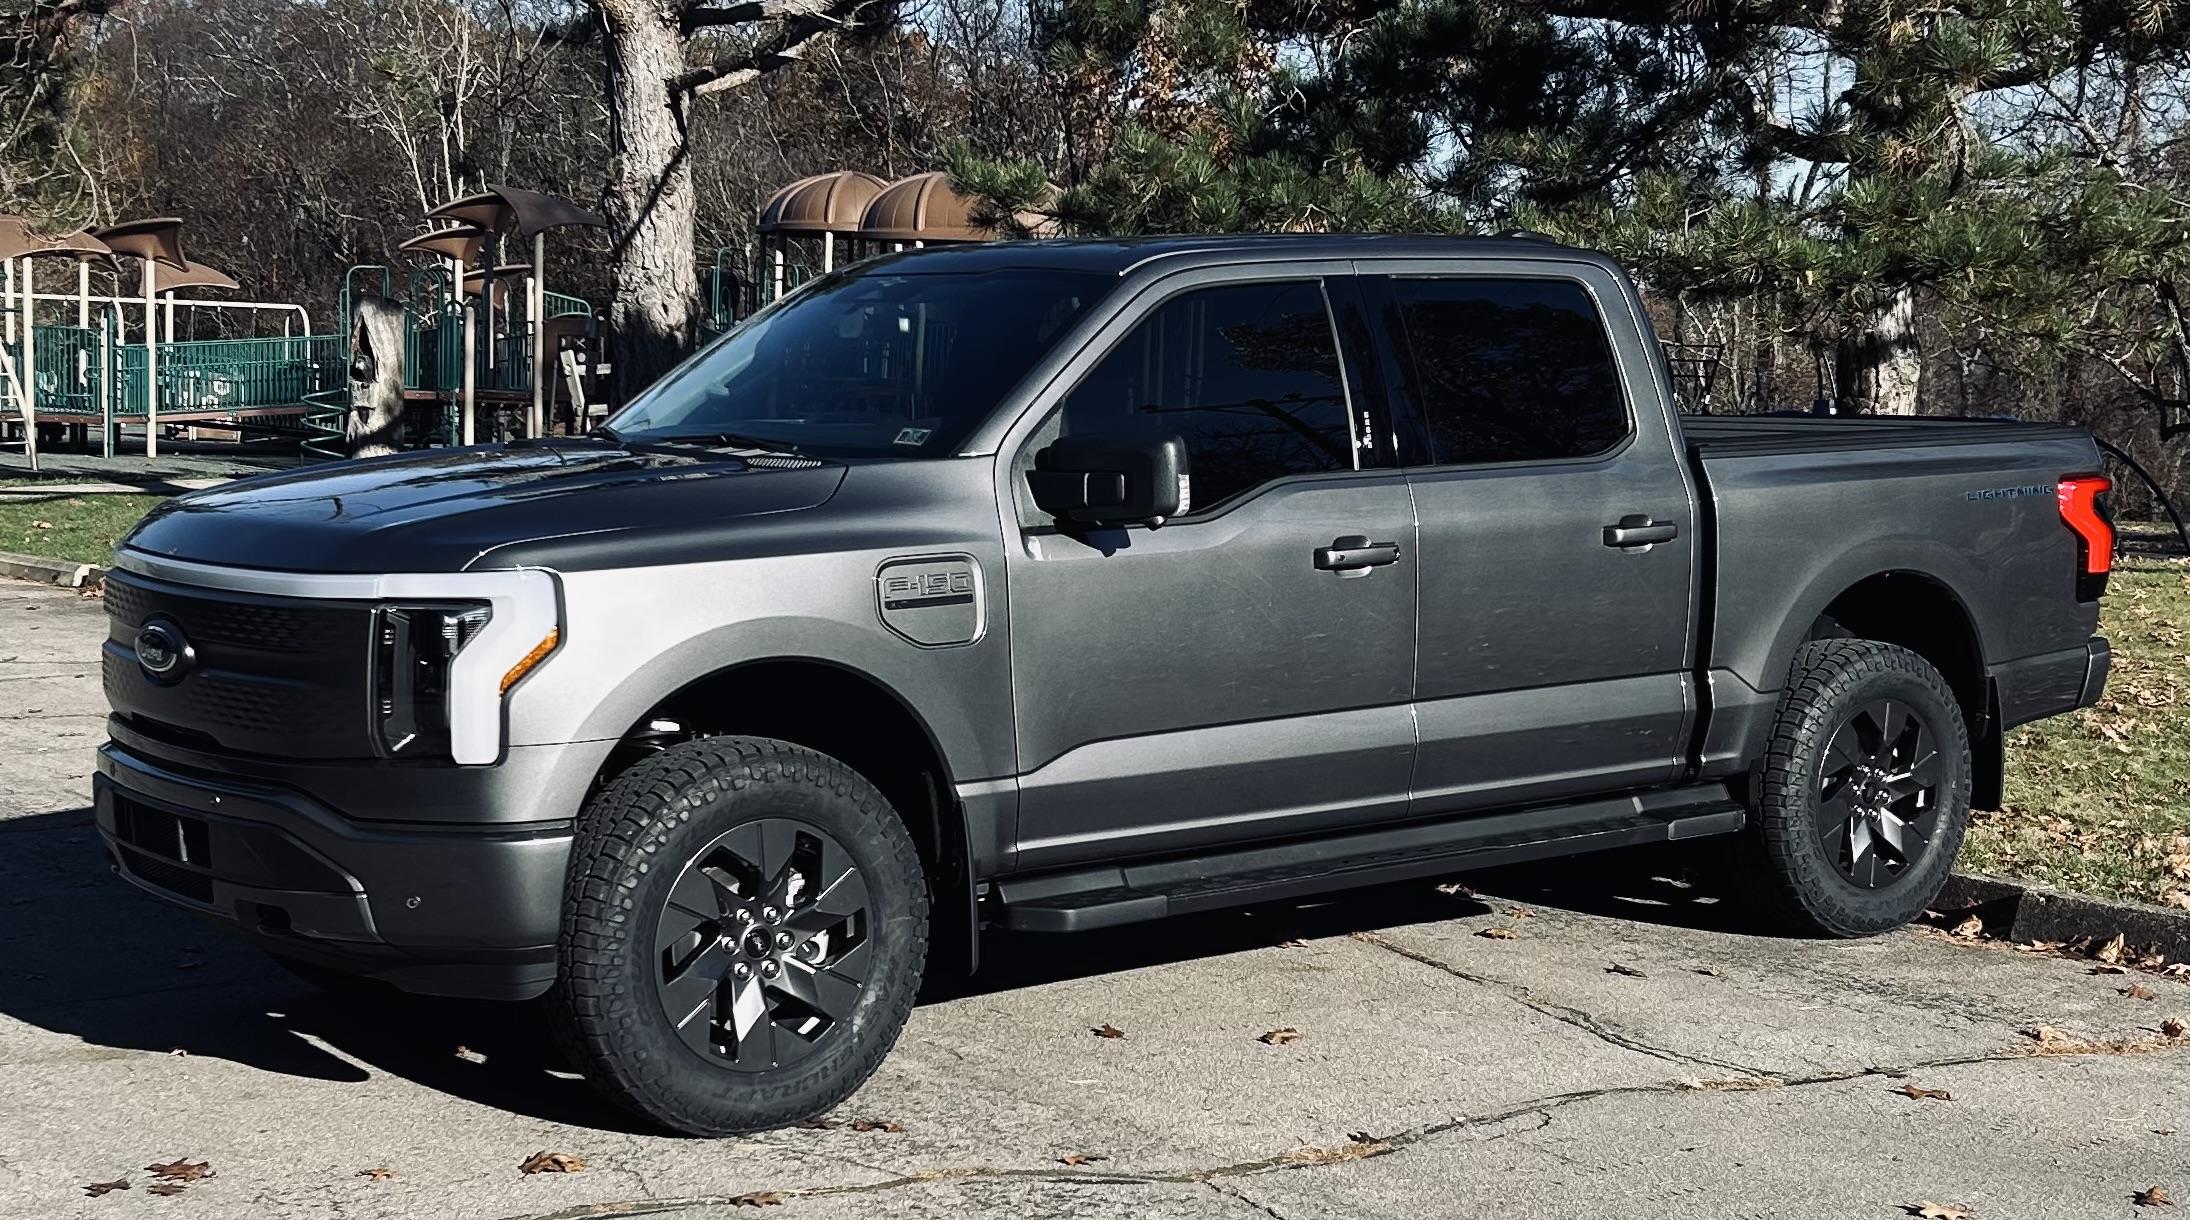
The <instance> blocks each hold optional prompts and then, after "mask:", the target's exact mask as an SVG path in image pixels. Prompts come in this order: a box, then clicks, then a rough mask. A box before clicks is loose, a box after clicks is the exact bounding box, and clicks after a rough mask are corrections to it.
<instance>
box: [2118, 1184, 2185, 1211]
mask: <svg viewBox="0 0 2190 1220" xmlns="http://www.w3.org/2000/svg"><path fill="white" fill-rule="evenodd" d="M2129 1201H2130V1202H2132V1203H2134V1204H2136V1205H2137V1206H2139V1207H2173V1206H2174V1205H2175V1201H2174V1200H2173V1199H2170V1198H2168V1197H2167V1192H2166V1191H2164V1190H2161V1189H2160V1188H2159V1187H2157V1186H2147V1187H2145V1188H2144V1189H2143V1190H2140V1191H2138V1192H2136V1193H2135V1194H2133V1195H2131V1196H2129Z"/></svg>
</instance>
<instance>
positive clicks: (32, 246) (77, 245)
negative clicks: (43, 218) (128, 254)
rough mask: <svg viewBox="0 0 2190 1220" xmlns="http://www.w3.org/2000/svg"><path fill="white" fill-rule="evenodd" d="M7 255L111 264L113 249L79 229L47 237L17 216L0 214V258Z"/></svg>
mask: <svg viewBox="0 0 2190 1220" xmlns="http://www.w3.org/2000/svg"><path fill="white" fill-rule="evenodd" d="M11 258H73V259H76V260H77V261H79V262H93V261H103V262H107V263H112V262H113V261H114V252H113V251H112V250H111V249H109V248H108V247H107V244H106V243H105V242H103V241H100V240H99V239H98V238H96V237H93V236H92V235H91V234H90V233H89V232H86V231H85V230H83V229H78V230H76V231H75V232H74V233H63V234H60V235H59V236H55V237H48V236H45V235H44V234H40V233H35V232H32V231H31V227H30V222H29V221H27V220H25V219H23V218H22V217H20V216H0V261H5V260H7V259H11Z"/></svg>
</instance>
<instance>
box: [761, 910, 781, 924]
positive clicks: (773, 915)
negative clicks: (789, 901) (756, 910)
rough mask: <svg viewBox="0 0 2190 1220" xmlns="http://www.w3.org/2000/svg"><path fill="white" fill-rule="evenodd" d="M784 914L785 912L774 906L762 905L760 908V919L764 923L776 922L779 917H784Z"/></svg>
mask: <svg viewBox="0 0 2190 1220" xmlns="http://www.w3.org/2000/svg"><path fill="white" fill-rule="evenodd" d="M782 914H783V912H781V911H778V910H777V909H775V908H774V907H762V908H761V909H760V919H761V922H762V923H774V922H775V921H776V920H777V919H779V918H781V917H782Z"/></svg>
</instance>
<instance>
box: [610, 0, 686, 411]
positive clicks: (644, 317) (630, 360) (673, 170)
mask: <svg viewBox="0 0 2190 1220" xmlns="http://www.w3.org/2000/svg"><path fill="white" fill-rule="evenodd" d="M601 15H602V18H603V23H604V25H605V26H606V28H607V35H608V39H607V41H608V59H609V62H608V73H609V78H608V101H609V140H610V152H611V157H612V161H611V166H610V170H609V187H608V196H607V199H606V201H605V202H606V205H607V206H606V209H605V210H606V211H607V213H608V224H609V231H610V234H611V236H612V239H613V242H614V245H613V248H612V249H611V251H610V263H609V272H610V280H611V285H612V286H611V289H610V295H609V303H608V326H609V334H610V335H611V337H612V346H611V348H610V352H609V359H610V363H611V370H610V378H611V386H612V388H611V396H612V397H611V401H613V402H615V403H617V404H619V405H620V404H622V403H626V402H629V401H630V400H631V396H632V395H634V394H636V393H638V392H639V391H640V390H642V389H645V388H646V387H647V386H649V385H651V384H653V382H654V380H655V379H656V378H658V377H660V376H661V375H662V374H663V373H666V372H668V371H669V369H670V368H671V367H672V366H673V365H675V364H676V363H677V361H678V360H680V359H682V358H683V357H684V355H685V354H686V353H687V352H690V351H691V350H692V345H693V343H694V341H695V340H696V339H697V337H698V333H699V330H698V328H699V320H700V293H699V271H698V268H697V266H696V264H695V263H694V261H693V254H692V232H693V224H694V219H695V213H696V210H697V209H696V206H695V202H694V198H693V191H692V161H691V157H690V148H689V146H688V145H687V143H686V130H685V123H684V114H683V112H682V107H683V105H684V102H685V100H686V99H684V98H681V97H678V96H676V94H675V93H674V92H673V90H672V86H671V84H670V77H671V76H673V75H674V74H675V73H676V71H677V70H678V68H680V67H681V66H682V65H683V64H684V62H685V55H684V39H683V38H682V37H681V36H680V35H679V33H678V30H677V27H676V24H675V22H674V20H673V19H672V20H668V21H665V20H664V14H663V10H662V8H661V6H659V5H655V4H648V3H645V2H644V0H640V2H637V3H630V2H618V3H612V4H603V5H602V6H601Z"/></svg>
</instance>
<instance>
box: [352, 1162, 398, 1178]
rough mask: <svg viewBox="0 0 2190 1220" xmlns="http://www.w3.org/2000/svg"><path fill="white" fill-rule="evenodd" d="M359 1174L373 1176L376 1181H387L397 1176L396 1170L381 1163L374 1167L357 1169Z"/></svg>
mask: <svg viewBox="0 0 2190 1220" xmlns="http://www.w3.org/2000/svg"><path fill="white" fill-rule="evenodd" d="M357 1176H359V1177H361V1178H371V1179H372V1180H373V1181H375V1182H385V1181H387V1180H388V1179H389V1178H392V1177H394V1176H395V1170H393V1169H390V1168H388V1167H387V1166H385V1165H380V1166H376V1167H374V1168H372V1169H360V1170H358V1171H357Z"/></svg>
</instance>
